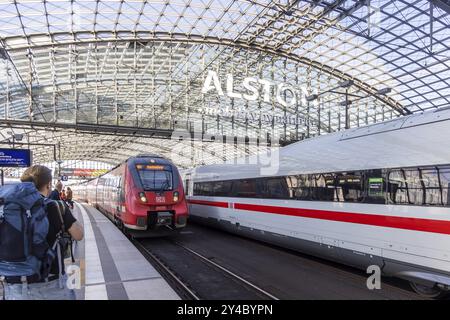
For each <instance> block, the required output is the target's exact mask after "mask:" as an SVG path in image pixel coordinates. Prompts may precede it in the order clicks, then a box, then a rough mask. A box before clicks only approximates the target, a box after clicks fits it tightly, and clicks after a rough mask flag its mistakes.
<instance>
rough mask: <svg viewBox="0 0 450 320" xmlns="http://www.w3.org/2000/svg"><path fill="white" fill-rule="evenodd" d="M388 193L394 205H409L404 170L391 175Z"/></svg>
mask: <svg viewBox="0 0 450 320" xmlns="http://www.w3.org/2000/svg"><path fill="white" fill-rule="evenodd" d="M388 192H389V195H390V199H391V200H392V202H393V203H396V204H409V194H408V184H407V182H406V177H405V174H404V170H394V171H391V172H390V173H389V182H388Z"/></svg>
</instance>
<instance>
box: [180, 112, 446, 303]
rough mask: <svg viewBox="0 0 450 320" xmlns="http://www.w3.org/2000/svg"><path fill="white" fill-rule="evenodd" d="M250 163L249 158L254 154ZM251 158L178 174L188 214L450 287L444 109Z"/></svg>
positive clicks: (430, 290) (431, 292) (416, 284)
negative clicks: (260, 160) (275, 156)
mask: <svg viewBox="0 0 450 320" xmlns="http://www.w3.org/2000/svg"><path fill="white" fill-rule="evenodd" d="M250 163H251V161H250ZM261 172H262V171H261V167H260V166H258V165H252V164H241V165H239V164H223V165H209V166H202V167H198V168H195V169H193V170H191V171H188V172H185V173H184V182H185V188H186V192H187V194H188V199H189V209H190V215H191V218H193V219H194V220H198V221H203V222H206V223H209V224H213V225H216V226H218V227H221V228H224V229H226V230H228V231H231V232H235V233H238V234H241V235H245V236H248V237H251V238H255V239H259V240H262V241H266V242H269V243H273V244H277V245H280V246H283V247H288V248H291V249H294V250H298V251H301V252H305V253H309V254H312V255H316V256H321V257H324V258H326V259H330V260H334V261H339V262H341V263H344V264H348V265H352V266H355V267H358V268H363V269H366V268H367V267H368V266H370V265H377V266H379V267H380V268H381V270H382V272H383V274H384V275H387V276H395V277H399V278H403V279H406V280H408V281H410V283H411V285H412V287H413V289H414V290H415V291H416V292H417V293H419V294H421V295H424V296H427V297H434V298H437V297H442V296H443V295H446V294H447V293H449V288H450V192H449V188H450V109H442V110H437V111H434V112H427V113H423V114H417V115H411V116H407V117H401V118H397V119H395V120H391V121H388V122H383V123H379V124H374V125H370V126H366V127H361V128H355V129H350V130H346V131H343V132H339V133H334V134H329V135H324V136H320V137H316V138H313V139H309V140H305V141H302V142H298V143H294V144H291V145H289V146H286V147H284V148H281V149H280V151H279V170H278V172H277V173H276V174H274V175H271V176H266V175H263V174H261Z"/></svg>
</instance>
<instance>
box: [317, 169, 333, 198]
mask: <svg viewBox="0 0 450 320" xmlns="http://www.w3.org/2000/svg"><path fill="white" fill-rule="evenodd" d="M334 181H335V180H334V175H333V174H317V175H311V182H312V186H311V200H315V201H334V200H335V198H336V194H335V186H334Z"/></svg>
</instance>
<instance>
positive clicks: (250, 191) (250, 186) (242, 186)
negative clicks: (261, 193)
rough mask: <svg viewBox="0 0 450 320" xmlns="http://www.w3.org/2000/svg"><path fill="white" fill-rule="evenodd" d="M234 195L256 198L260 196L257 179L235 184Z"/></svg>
mask: <svg viewBox="0 0 450 320" xmlns="http://www.w3.org/2000/svg"><path fill="white" fill-rule="evenodd" d="M233 189H234V190H233V194H234V195H235V196H236V197H242V198H254V197H257V196H258V194H257V192H256V179H246V180H239V181H235V182H234V183H233Z"/></svg>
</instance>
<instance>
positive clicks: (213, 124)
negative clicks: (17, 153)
mask: <svg viewBox="0 0 450 320" xmlns="http://www.w3.org/2000/svg"><path fill="white" fill-rule="evenodd" d="M447 9H448V4H447V2H446V1H441V0H438V1H424V0H417V1H413V2H412V3H411V2H408V1H406V0H405V1H404V0H359V1H358V0H346V1H344V0H334V1H320V0H311V1H299V0H279V1H269V0H267V1H263V0H258V1H254V0H225V1H216V0H209V1H203V0H177V1H171V0H157V1H144V0H139V1H138V0H109V1H106V0H83V1H81V0H73V1H72V0H47V1H34V0H15V1H12V0H3V1H0V24H1V25H2V29H1V30H0V75H1V76H0V89H1V92H0V126H1V129H0V139H3V141H2V143H4V144H5V143H8V141H10V140H11V133H16V132H19V133H24V134H25V135H26V141H28V142H31V143H32V142H39V141H54V142H56V141H57V139H60V138H61V135H60V134H65V138H64V139H63V141H60V143H61V145H62V148H61V154H60V156H61V157H62V159H89V160H96V161H104V162H107V163H111V164H113V163H117V162H118V161H121V160H123V158H124V157H126V156H131V155H133V154H135V153H139V152H140V151H143V150H144V151H145V150H148V151H152V152H161V153H163V154H169V151H170V150H168V149H167V148H169V149H170V148H172V147H175V146H176V143H175V141H172V140H170V138H171V137H172V134H173V132H174V131H176V130H185V131H187V132H192V131H194V129H196V130H197V131H198V130H200V131H201V134H205V135H228V136H232V137H252V138H264V137H265V136H266V134H267V133H268V132H269V133H271V134H272V135H279V136H281V137H282V138H283V139H284V140H300V139H304V138H308V137H312V136H315V135H320V134H324V133H328V132H333V131H337V130H341V129H344V128H345V127H347V126H350V127H356V126H361V125H365V124H370V123H374V122H378V121H382V120H388V119H391V118H394V117H397V116H402V115H406V114H410V113H414V112H421V111H423V110H427V109H432V108H439V107H444V106H447V105H448V104H449V101H450V90H449V85H450V72H449V68H450V56H449V53H450V50H449V47H450V45H449V43H450V31H449V28H448V26H449V25H450V15H449V12H448V10H447ZM209 71H215V72H216V73H217V74H218V76H219V77H220V81H221V84H222V85H223V87H224V88H225V87H226V86H227V82H226V80H225V79H226V76H227V74H232V75H233V79H234V81H235V82H236V84H235V89H236V90H237V91H241V92H242V91H243V90H244V91H245V88H243V85H242V82H243V81H244V80H245V78H247V77H253V78H258V79H266V80H267V81H270V82H272V83H274V84H275V83H286V84H289V85H291V86H292V87H294V88H300V87H302V90H303V89H304V91H305V92H301V93H302V94H304V96H303V97H301V98H299V99H298V101H296V103H295V104H293V105H289V106H286V105H283V104H280V103H279V102H278V101H277V100H276V99H273V100H271V101H266V99H259V100H258V101H249V100H244V99H238V98H235V97H230V96H227V95H225V96H223V97H220V99H218V97H217V95H214V94H202V90H201V89H202V86H203V84H204V82H205V79H206V77H207V74H208V72H209ZM346 80H351V81H352V83H353V85H352V86H351V87H349V88H347V89H344V88H341V87H340V84H341V83H342V81H346ZM381 89H389V90H390V92H389V90H385V91H383V90H381ZM271 90H273V91H276V89H275V85H274V87H273V88H272V89H271ZM380 90H381V91H380ZM380 92H384V93H380ZM388 92H389V93H388ZM272 93H273V94H274V92H272ZM386 93H387V94H386ZM314 94H316V95H317V96H318V98H317V99H316V100H314V101H307V100H306V99H305V98H306V96H307V95H309V96H311V95H314ZM344 97H346V98H347V99H345V98H344ZM348 97H350V99H351V100H352V101H351V102H352V103H351V104H350V103H349V101H348ZM343 101H346V106H345V107H343V106H342V105H341V104H340V103H342V102H343ZM205 109H209V110H211V109H214V110H215V109H218V110H225V109H226V110H228V109H230V110H232V111H236V110H241V109H245V110H246V112H247V113H246V114H245V117H242V118H240V119H238V118H237V117H236V116H235V114H234V115H233V116H226V115H223V114H221V113H218V114H210V113H208V112H207V111H205ZM255 114H256V115H257V116H258V115H259V117H260V118H259V119H258V118H257V119H256V120H255V119H252V118H254V115H255ZM262 115H264V116H267V115H269V116H271V117H272V119H274V117H281V118H282V117H285V118H286V117H296V119H297V120H298V119H299V118H301V119H303V120H304V124H303V125H299V124H298V123H296V124H292V123H286V122H284V123H276V122H275V121H274V120H272V122H271V123H270V122H267V123H264V122H263V121H261V117H262ZM198 128H200V129H198ZM100 134H102V135H105V136H106V138H105V139H99V136H100ZM1 137H2V138H1ZM89 139H91V141H93V144H92V146H91V147H90V148H89V149H86V148H85V144H86V141H89ZM161 139H167V140H161ZM133 141H135V142H136V141H137V144H136V146H134V147H130V146H129V145H130V144H132V143H133ZM162 141H164V142H162ZM162 145H164V148H163V147H162ZM209 145H210V143H208V142H203V143H202V142H198V143H197V144H196V147H198V148H200V149H202V150H203V149H209V148H212V147H209ZM121 148H122V151H123V152H120V149H121ZM214 148H215V147H214ZM37 149H41V150H36V152H37V153H36V155H38V156H37V158H35V159H36V160H37V161H40V162H45V161H49V160H51V153H50V151H48V150H45V149H44V148H37ZM86 150H89V151H86ZM257 150H259V147H257V146H256V147H249V146H243V147H237V146H236V147H235V151H233V152H231V153H230V154H229V155H228V156H229V157H234V156H235V155H236V153H238V152H241V151H242V152H244V153H252V152H256V151H257ZM213 153H214V152H213ZM218 153H220V152H219V151H218ZM224 156H225V157H226V156H227V155H224V154H222V155H221V156H212V155H211V154H210V155H207V154H206V153H205V155H204V157H205V158H204V159H197V160H195V161H198V163H214V162H221V161H223V159H224ZM174 157H175V159H174V161H175V162H178V163H180V164H182V165H183V166H189V161H191V165H192V164H193V163H194V162H195V161H194V160H193V159H190V160H189V161H188V162H185V157H184V156H181V155H180V156H176V155H174Z"/></svg>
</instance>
